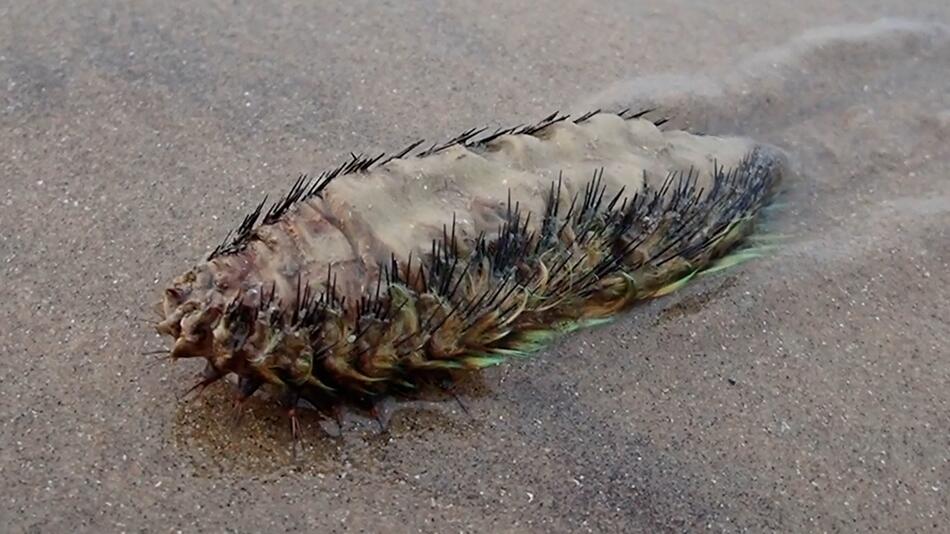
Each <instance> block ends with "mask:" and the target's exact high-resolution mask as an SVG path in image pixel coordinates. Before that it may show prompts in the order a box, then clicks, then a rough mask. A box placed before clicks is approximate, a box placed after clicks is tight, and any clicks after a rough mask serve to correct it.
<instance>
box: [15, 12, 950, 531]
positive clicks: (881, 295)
mask: <svg viewBox="0 0 950 534" xmlns="http://www.w3.org/2000/svg"><path fill="white" fill-rule="evenodd" d="M707 4H708V3H707V2H701V1H684V2H679V3H677V4H675V6H674V5H664V6H660V7H656V6H650V5H646V3H645V2H641V1H636V2H619V1H616V2H602V3H599V4H597V5H596V6H594V5H588V4H587V3H582V2H576V3H567V2H551V3H545V5H544V6H543V7H542V8H540V10H530V9H528V8H527V7H516V6H515V4H513V3H510V2H494V1H493V2H487V3H477V4H476V3H471V2H419V3H413V4H411V5H404V4H400V3H391V4H387V5H377V3H370V2H352V3H347V4H346V5H345V6H344V5H338V6H336V7H308V4H304V5H299V6H296V5H287V4H283V3H280V4H277V3H274V4H272V3H269V2H264V3H261V2H258V3H253V4H252V3H245V2H213V3H208V4H205V5H203V6H189V7H182V8H164V7H157V6H156V5H154V4H153V3H145V2H143V3H140V4H137V5H135V6H134V7H130V6H128V5H126V4H122V5H111V4H109V3H107V2H103V1H89V2H75V3H71V4H70V5H69V6H68V7H64V6H61V5H58V4H56V3H42V2H40V3H37V4H36V5H32V6H29V7H27V6H26V4H22V5H21V3H15V4H13V3H7V4H5V5H0V147H2V149H0V186H2V187H0V190H2V192H3V201H2V202H3V204H2V207H0V272H2V275H0V276H2V280H3V282H4V283H3V287H4V288H5V289H6V298H5V304H4V306H2V307H0V322H2V324H3V325H5V326H6V328H5V329H4V331H3V333H2V334H0V354H2V355H3V358H0V394H2V396H0V480H2V481H3V483H2V485H0V525H3V528H2V530H4V531H12V532H63V531H80V532H91V531H95V532H113V531H115V532H119V531H141V530H148V531H158V532H172V531H178V530H181V531H185V532H191V531H235V532H247V531H251V532H253V531H262V530H264V531H267V530H275V531H317V530H319V531H331V532H332V531H340V532H343V531H361V530H362V531H393V532H415V531H423V532H447V531H483V532H484V531H502V532H544V531H552V530H553V531H557V532H576V531H581V532H583V531H591V532H616V531H625V532H641V531H642V532H657V531H693V530H705V529H711V530H712V531H742V530H747V531H753V532H761V531H768V530H778V531H797V532H801V531H808V532H813V531H829V532H832V531H838V532H868V531H882V532H895V531H940V530H941V529H945V528H946V525H947V523H948V519H950V512H948V502H950V498H948V491H950V452H948V451H950V431H948V430H947V429H948V428H950V322H948V320H947V316H948V311H950V305H948V304H947V303H948V302H950V269H948V263H950V85H948V83H947V80H948V79H950V27H948V26H947V24H948V23H950V7H947V6H946V4H945V3H944V2H940V1H936V0H929V1H922V0H920V1H906V2H893V1H884V0H880V1H871V2H864V1H861V2H859V1H857V0H853V1H851V2H841V3H837V4H833V3H829V2H818V1H811V0H806V1H804V2H800V3H799V5H797V6H792V5H791V4H789V3H787V2H761V3H756V4H755V5H752V6H749V5H746V4H747V3H745V2H738V1H732V0H727V1H723V2H717V7H716V8H712V7H708V6H707ZM601 106H604V107H612V106H617V107H621V108H622V107H627V106H632V107H639V106H651V107H652V106H658V107H659V108H660V109H661V110H662V111H664V112H668V114H669V115H670V116H671V117H672V121H671V123H670V126H669V127H673V128H683V127H685V128H689V129H691V130H696V131H704V132H710V133H723V134H742V135H748V136H751V137H754V138H756V139H760V140H762V141H765V142H769V143H773V144H776V145H778V146H780V147H782V148H784V149H785V150H786V151H787V152H788V153H789V154H790V156H791V158H792V161H793V165H794V169H795V171H796V175H795V176H794V177H793V178H792V179H790V180H789V181H788V183H787V185H786V192H785V194H784V196H783V198H782V202H781V204H780V205H779V206H778V207H777V209H774V210H771V212H770V214H769V221H768V225H767V231H768V232H770V233H772V234H780V235H784V236H786V237H785V238H784V241H783V244H782V246H781V247H780V248H779V249H778V250H777V251H776V252H775V253H774V255H773V256H771V257H768V258H764V259H761V260H758V261H755V262H752V263H749V264H746V265H744V266H742V267H741V268H739V269H736V270H733V271H731V272H728V273H724V274H722V275H720V276H717V277H710V278H707V279H704V280H701V281H700V282H698V283H696V284H693V285H691V286H689V287H688V288H686V289H685V290H683V291H681V292H679V293H677V294H674V295H671V296H670V297H668V298H664V299H661V300H659V301H656V302H654V303H651V304H649V305H647V306H643V307H640V308H638V309H636V310H633V311H632V312H631V313H628V314H626V315H624V316H623V317H622V318H620V319H619V320H617V321H616V322H614V323H613V324H611V325H608V326H605V327H601V328H598V329H596V330H591V331H587V332H582V333H579V334H575V335H573V336H571V337H569V338H566V339H564V340H562V341H560V342H558V343H557V344H556V345H555V346H553V347H552V348H551V349H549V350H547V351H545V352H544V353H542V354H541V355H539V356H538V357H537V358H535V359H533V360H530V361H526V362H516V363H514V364H512V365H508V366H504V367H501V368H496V369H492V370H489V371H488V372H486V373H484V375H483V376H482V377H481V379H480V380H478V381H475V382H473V383H470V384H465V385H464V387H463V394H462V401H463V403H464V405H465V407H466V408H467V411H468V412H469V414H470V415H467V414H466V413H465V412H464V411H463V410H461V409H460V408H459V406H458V405H457V404H455V403H454V402H439V403H430V404H415V405H412V406H408V407H407V408H406V409H404V410H402V411H400V412H398V413H397V415H396V417H395V420H394V421H393V426H392V428H391V429H390V431H389V433H387V434H379V432H378V431H377V428H376V425H375V422H373V421H369V420H364V419H362V418H358V417H353V418H351V419H350V420H349V421H348V425H347V428H346V429H345V432H344V433H343V436H342V437H341V438H337V439H334V438H329V437H326V436H324V435H323V434H321V432H320V428H319V427H320V424H319V422H318V421H317V420H315V419H312V418H310V419H306V420H305V421H304V422H305V427H306V430H307V434H306V441H305V442H304V443H303V445H302V447H301V449H300V450H299V451H298V458H297V461H296V462H294V461H293V460H292V459H291V457H290V454H289V453H290V449H289V443H290V441H289V430H288V428H287V427H286V422H285V421H284V420H283V419H281V417H280V414H279V413H278V412H276V411H275V410H274V409H273V408H271V407H270V405H269V404H267V403H264V402H260V403H255V404H254V405H253V406H252V413H251V414H248V417H246V418H245V420H244V423H243V424H242V426H240V427H238V428H233V427H232V426H230V425H229V424H228V421H227V417H228V400H227V391H226V390H225V388H223V387H222V388H215V389H214V390H212V391H208V392H207V393H206V394H205V396H203V397H202V398H200V399H198V400H195V401H193V402H191V403H189V404H182V403H180V402H179V401H178V400H177V397H178V396H179V395H181V394H182V393H183V392H184V391H185V390H186V389H187V388H188V386H189V385H190V384H191V383H192V380H193V375H194V374H195V373H196V372H197V371H198V368H197V365H189V364H188V363H181V364H176V365H169V364H167V363H162V364H159V365H155V366H152V367H149V368H146V362H147V361H148V358H147V357H146V356H142V355H141V353H142V352H143V351H149V350H155V349H159V348H161V347H162V346H163V340H161V339H159V338H158V337H157V335H155V334H154V333H153V332H152V331H151V330H150V328H149V326H148V324H146V322H145V320H147V319H151V318H152V316H151V315H149V313H150V312H149V311H148V310H149V308H150V306H151V304H152V303H153V302H154V301H155V300H156V299H157V297H158V294H159V292H160V288H161V287H162V285H163V284H164V283H165V282H167V281H168V280H169V279H170V278H171V277H173V276H175V275H176V274H178V273H179V272H180V271H182V270H184V269H185V268H187V266H188V265H190V263H191V262H192V261H194V260H195V259H197V258H199V257H200V256H202V255H204V254H205V253H206V252H207V251H208V250H209V249H210V248H212V247H213V246H214V245H216V244H217V243H218V241H219V240H220V239H221V238H222V237H223V236H224V234H225V233H226V231H227V230H228V229H229V228H230V227H232V226H233V225H235V224H236V223H237V222H238V221H239V219H240V218H241V216H242V215H243V213H244V211H246V210H247V209H248V208H249V207H250V206H251V205H253V204H256V203H257V202H258V201H259V200H260V198H261V197H262V196H263V194H265V193H271V194H277V193H280V192H281V191H283V190H284V189H286V188H287V187H288V186H289V185H290V184H291V183H292V181H293V178H294V177H295V175H296V174H297V173H299V172H305V171H319V170H322V169H323V168H326V167H328V166H331V165H333V164H335V163H336V162H337V161H339V158H340V156H341V155H343V154H347V153H348V152H349V151H351V150H352V151H367V152H371V151H382V150H390V149H392V148H397V147H401V146H403V145H405V144H406V143H407V142H408V141H411V140H414V139H415V138H417V137H419V136H424V137H428V138H431V139H436V138H445V137H450V136H451V135H454V134H456V133H458V131H461V130H464V129H466V128H468V127H470V126H473V125H483V124H484V125H490V126H498V125H507V124H509V123H518V122H525V121H528V120H532V119H536V118H538V117H541V116H544V115H547V114H548V113H550V112H551V111H553V110H555V109H564V110H572V111H576V110H586V109H588V108H590V107H601Z"/></svg>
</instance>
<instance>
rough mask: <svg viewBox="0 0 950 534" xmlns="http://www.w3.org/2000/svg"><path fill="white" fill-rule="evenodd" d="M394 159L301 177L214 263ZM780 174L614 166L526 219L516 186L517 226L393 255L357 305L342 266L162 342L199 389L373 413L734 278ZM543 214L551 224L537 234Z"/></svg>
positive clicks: (765, 160)
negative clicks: (713, 272) (235, 387)
mask: <svg viewBox="0 0 950 534" xmlns="http://www.w3.org/2000/svg"><path fill="white" fill-rule="evenodd" d="M597 113H599V110H598V111H595V112H591V113H589V114H585V115H583V116H581V117H578V118H577V119H575V120H574V122H575V123H580V122H583V121H585V120H588V119H589V118H590V117H592V116H594V115H595V114H597ZM644 113H646V112H642V113H637V114H629V112H628V111H626V110H625V111H624V112H622V113H621V114H620V115H621V117H624V118H635V117H640V116H642V115H643V114H644ZM568 118H569V117H568V116H567V115H559V114H557V113H555V114H552V115H550V116H548V117H546V118H545V119H544V120H542V121H541V122H539V123H537V124H534V125H531V126H519V127H515V128H509V129H504V130H498V131H496V132H494V133H491V134H489V135H487V136H484V137H481V138H479V137H478V136H479V135H482V134H483V132H484V129H481V130H475V129H473V130H467V131H465V132H463V133H461V134H460V135H458V136H456V137H454V138H452V139H450V140H449V141H448V142H446V143H442V144H435V145H432V146H431V147H430V148H428V149H426V150H424V151H422V152H421V153H419V157H425V156H428V155H431V154H434V153H437V152H439V151H441V150H444V149H446V148H447V147H449V146H452V145H455V144H462V145H465V146H467V147H471V146H477V145H479V144H485V143H488V142H490V141H492V140H493V139H496V138H497V137H499V136H501V135H505V134H529V135H533V134H537V133H538V132H539V131H541V130H543V129H544V128H547V127H549V126H551V125H552V124H556V123H558V122H561V121H565V120H568ZM421 144H422V142H421V141H419V142H416V143H413V144H412V145H410V146H409V147H408V148H407V149H405V150H403V151H401V152H398V153H396V154H394V155H393V156H391V157H390V158H389V159H393V158H402V157H404V156H406V155H407V154H408V153H409V152H411V151H412V150H414V149H416V148H417V147H418V146H420V145H421ZM384 157H385V154H380V155H377V156H375V157H372V158H367V157H364V156H361V155H356V154H353V155H351V158H350V160H349V161H348V162H346V163H344V164H342V165H340V166H338V167H336V168H334V169H333V170H331V171H328V172H325V173H323V174H321V175H319V176H317V177H316V178H313V179H310V178H307V177H305V176H301V177H300V178H299V179H298V180H297V181H296V182H295V184H294V186H293V187H292V188H291V190H290V192H289V193H288V194H287V195H286V196H285V197H284V198H282V199H281V200H280V201H278V202H276V203H274V204H272V205H271V206H270V207H269V208H268V209H267V210H266V211H265V206H266V199H265V202H262V203H261V204H259V205H257V207H256V209H255V210H254V211H253V212H252V213H251V214H250V215H248V216H247V217H246V218H245V219H244V221H243V222H242V224H241V225H240V226H239V227H238V229H237V231H236V232H235V233H234V234H233V237H232V236H230V235H229V237H228V238H227V239H226V240H225V242H224V243H222V244H221V245H219V246H218V247H217V248H216V249H215V250H214V251H213V252H212V254H211V256H210V257H211V258H214V257H217V256H222V255H228V254H235V253H238V252H240V251H242V250H243V249H244V248H245V247H246V246H247V243H248V242H249V240H251V239H252V238H253V235H254V229H255V225H257V224H258V223H260V224H264V225H269V224H275V223H276V222H277V221H279V220H280V219H281V217H283V216H284V215H285V214H286V213H287V212H288V210H289V209H290V208H291V207H292V206H293V205H295V204H296V203H298V202H300V201H302V200H306V199H308V198H310V197H313V196H316V195H320V194H321V192H322V191H323V190H324V189H325V188H326V187H327V185H328V184H329V183H330V182H331V181H332V180H334V179H335V178H338V177H339V176H342V175H345V174H349V173H354V172H364V171H366V170H368V169H370V168H371V167H372V166H373V165H376V164H380V165H382V164H385V163H386V162H388V161H389V159H384ZM776 165H777V162H776V161H775V159H774V158H773V157H772V155H771V154H768V153H765V152H764V151H762V150H760V149H754V150H753V151H752V152H751V153H750V154H748V156H747V157H746V158H745V159H744V160H743V161H742V162H741V163H740V164H739V165H737V166H736V167H734V168H731V169H728V170H727V169H724V168H721V167H719V166H718V165H714V166H713V168H712V169H711V171H710V172H711V173H712V181H711V184H712V185H711V187H708V189H707V190H703V189H701V188H699V187H698V186H697V183H698V178H699V176H700V171H699V170H696V169H689V170H687V171H681V172H680V171H677V172H671V173H670V174H669V175H668V176H667V177H666V180H665V181H664V182H663V183H662V185H661V186H659V187H656V188H654V187H650V186H649V185H647V181H646V180H644V181H643V184H644V185H643V187H642V188H641V189H639V190H636V191H625V190H624V189H621V190H620V191H618V192H616V193H615V194H612V195H610V196H607V194H606V191H607V187H606V185H605V184H604V181H603V169H599V170H597V171H595V172H594V174H593V175H592V176H591V177H590V179H589V181H588V182H587V185H586V187H584V188H583V189H582V190H580V191H578V192H577V193H576V194H574V195H573V196H572V197H571V198H570V199H569V204H567V202H563V200H566V199H562V189H563V188H562V178H561V177H559V178H558V179H557V180H556V181H554V182H552V183H551V184H550V188H549V190H548V194H547V199H546V208H545V210H544V211H543V212H542V213H531V212H527V211H525V210H523V209H522V207H521V205H520V204H519V202H518V200H517V199H512V198H511V194H510V191H509V196H508V202H507V209H506V212H505V216H504V218H503V221H502V224H501V225H500V227H499V228H498V231H497V233H492V235H491V236H490V237H489V236H486V235H485V234H481V235H478V236H476V237H474V238H462V237H460V235H459V234H458V233H457V231H456V220H455V217H454V216H452V218H451V220H446V223H445V225H444V226H443V230H442V235H441V237H440V238H438V239H435V240H433V241H432V243H431V249H430V251H429V252H428V253H427V254H425V255H423V256H422V257H416V258H413V257H412V256H411V255H410V256H409V257H408V259H407V260H406V261H399V260H397V258H396V256H392V258H391V260H390V262H389V264H388V265H386V266H384V267H383V268H382V269H380V270H379V271H378V273H376V282H375V284H373V285H372V287H370V288H369V289H368V290H367V291H366V293H365V294H363V295H361V296H360V297H359V298H357V299H349V300H348V299H347V298H346V297H345V296H342V295H340V294H339V292H338V290H337V284H336V276H335V273H334V272H333V271H332V269H330V270H328V271H327V273H326V275H325V278H324V279H322V280H305V279H303V278H302V277H299V276H298V278H297V283H296V292H295V294H294V295H293V297H292V298H290V299H287V298H284V299H281V298H278V297H277V291H276V283H275V284H272V285H269V286H268V285H267V284H264V285H262V286H259V287H254V288H249V289H243V290H241V291H238V292H237V293H236V295H235V296H234V297H233V298H232V299H231V300H230V302H229V303H228V304H227V306H226V307H223V309H222V308H209V309H207V310H205V311H203V312H201V313H197V314H193V317H192V318H191V319H190V320H191V321H194V324H191V325H190V326H189V328H191V330H190V331H191V332H197V334H194V335H192V336H191V337H190V338H189V339H185V336H181V335H180V333H181V331H180V329H179V330H175V329H174V328H171V327H169V328H165V329H164V330H162V331H163V332H164V333H168V334H171V335H173V336H176V339H177V342H176V346H175V348H174V349H173V350H172V353H171V355H172V357H189V356H203V357H205V358H207V359H208V362H209V363H208V367H207V369H206V371H205V375H204V377H203V380H202V381H201V382H200V383H199V384H198V386H196V387H203V386H205V385H207V384H210V383H212V382H214V381H216V380H218V379H220V378H222V377H224V376H225V375H227V374H230V373H235V374H236V375H237V376H238V377H239V399H244V398H247V397H248V396H250V395H251V394H253V393H254V392H255V391H256V390H257V389H258V388H260V387H261V386H264V385H270V386H273V387H275V388H276V389H277V390H278V391H280V392H281V393H282V394H283V395H284V397H285V398H287V399H290V400H289V402H290V405H291V409H293V408H294V407H296V406H297V404H298V402H300V401H301V400H306V401H308V402H309V403H311V404H313V405H316V406H335V405H338V404H341V403H357V404H360V405H364V406H372V405H373V403H374V402H376V401H377V400H378V399H382V398H385V397H387V396H391V395H397V396H398V395H407V394H412V392H414V391H415V390H417V389H418V388H419V387H421V386H422V385H424V384H425V383H427V382H428V381H430V380H431V379H432V378H433V377H441V376H443V375H444V374H445V373H447V372H448V373H452V372H458V371H466V370H478V369H483V368H485V367H489V366H493V365H496V364H499V363H502V362H504V361H506V360H509V359H511V358H517V357H523V356H526V355H529V354H532V353H534V352H536V351H537V350H539V349H540V348H541V347H543V346H544V345H545V344H546V343H547V342H549V341H550V340H551V339H552V338H554V337H555V336H557V335H558V334H560V333H563V332H569V331H572V330H575V329H577V328H579V327H581V326H585V325H589V324H593V323H597V322H599V321H602V320H605V319H608V318H610V317H611V316H613V315H615V314H616V313H617V312H618V311H620V310H622V309H624V308H626V307H628V306H630V305H632V304H634V303H635V302H638V301H642V300H646V299H650V298H654V297H658V296H662V295H665V294H667V293H669V292H671V291H673V290H675V289H677V288H678V287H681V286H682V285H683V284H685V283H686V282H688V281H689V280H690V279H692V278H693V277H694V276H695V275H697V274H698V273H701V272H703V271H705V270H710V269H718V268H720V267H722V265H723V263H722V262H720V263H717V262H716V260H717V259H722V258H724V257H725V256H726V255H727V253H728V252H730V250H732V249H733V248H734V247H735V246H736V245H737V244H739V243H740V241H741V240H742V238H743V237H745V236H747V235H748V234H749V233H750V232H751V231H752V229H753V224H754V220H755V217H756V215H757V213H758V212H759V210H760V209H761V208H762V207H763V205H764V204H765V202H766V201H767V200H768V198H769V196H770V193H771V192H772V191H773V190H774V188H775V185H776V182H777V180H778V177H779V174H780V173H779V172H778V171H777V170H776ZM705 183H707V184H708V183H709V181H707V182H705ZM564 205H567V206H568V207H567V208H566V209H564V207H563V206H564ZM532 219H535V223H538V222H539V221H540V224H534V225H531V224H529V223H530V222H531V220H532ZM722 261H727V262H728V261H731V260H729V259H728V258H727V259H725V260H722ZM182 340H184V341H182ZM295 428H296V427H295Z"/></svg>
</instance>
